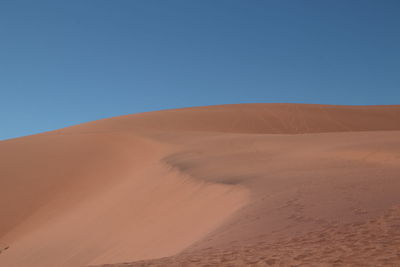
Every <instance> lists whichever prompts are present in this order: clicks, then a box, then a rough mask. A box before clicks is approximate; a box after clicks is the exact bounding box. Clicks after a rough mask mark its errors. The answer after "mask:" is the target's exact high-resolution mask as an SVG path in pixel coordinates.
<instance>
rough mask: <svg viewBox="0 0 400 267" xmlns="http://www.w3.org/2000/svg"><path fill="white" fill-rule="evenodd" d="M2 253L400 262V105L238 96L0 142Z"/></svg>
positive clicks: (25, 257)
mask: <svg viewBox="0 0 400 267" xmlns="http://www.w3.org/2000/svg"><path fill="white" fill-rule="evenodd" d="M0 216H1V217H0V266H7V267H14V266H16V267H25V266H33V267H47V266H49V267H53V266H55V267H58V266H60V267H63V266H114V267H121V266H125V267H126V266H245V265H250V266H269V265H277V266H400V106H358V107H355V106H323V105H301V104H243V105H224V106H210V107H201V108H188V109H179V110H167V111H159V112H150V113H142V114H134V115H128V116H122V117H117V118H111V119H105V120H100V121H95V122H90V123H86V124H81V125H77V126H73V127H68V128H65V129H61V130H57V131H53V132H46V133H43V134H39V135H33V136H28V137H23V138H17V139H11V140H6V141H1V142H0Z"/></svg>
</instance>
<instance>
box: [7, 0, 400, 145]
mask: <svg viewBox="0 0 400 267" xmlns="http://www.w3.org/2000/svg"><path fill="white" fill-rule="evenodd" d="M0 38H1V39H0V93H1V94H0V125H1V128H0V139H6V138H11V137H17V136H22V135H28V134H32V133H38V132H41V131H45V130H51V129H56V128H61V127H65V126H69V125H73V124H77V123H81V122H86V121H91V120H95V119H100V118H105V117H111V116H117V115H122V114H130V113H137V112H143V111H151V110H159V109H167V108H178V107H187V106H200V105H213V104H225V103H248V102H296V103H324V104H354V105H360V104H400V1H398V0H375V1H368V0H358V1H354V0H353V1H352V0H313V1H312V0H290V1H289V0H275V1H272V0H270V1H268V0H264V1H261V0H241V1H237V0H181V1H174V0H159V1H153V0H117V1H113V0H106V1H104V0H75V1H74V0H65V1H59V0H48V1H40V0H37V1H31V0H29V1H19V0H9V1H7V0H2V1H1V2H0Z"/></svg>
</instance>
